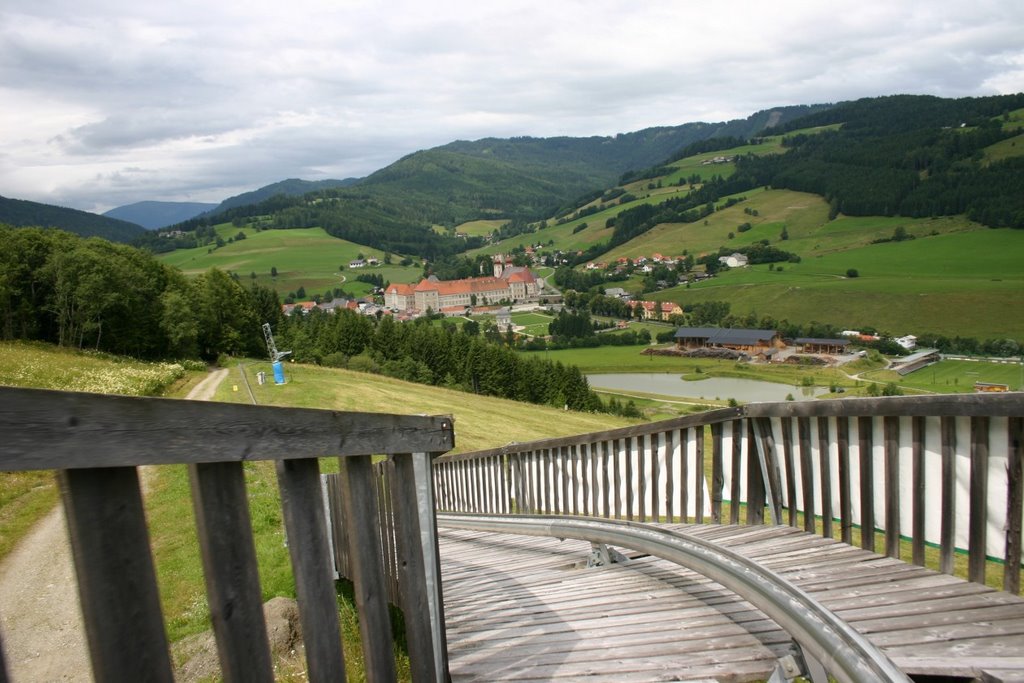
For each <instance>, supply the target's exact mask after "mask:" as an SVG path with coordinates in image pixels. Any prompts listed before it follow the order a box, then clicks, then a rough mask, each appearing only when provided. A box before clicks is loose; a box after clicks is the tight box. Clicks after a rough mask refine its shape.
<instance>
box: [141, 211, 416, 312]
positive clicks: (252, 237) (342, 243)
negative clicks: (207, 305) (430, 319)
mask: <svg viewBox="0 0 1024 683" xmlns="http://www.w3.org/2000/svg"><path fill="white" fill-rule="evenodd" d="M239 232H244V233H245V235H246V239H244V240H238V241H235V242H232V243H230V244H225V245H224V246H223V247H221V248H219V249H214V250H213V251H212V252H211V251H210V248H209V247H197V248H195V249H179V250H177V251H172V252H170V253H167V254H160V255H159V258H160V260H162V261H163V262H164V263H167V264H168V265H171V266H175V267H177V268H180V269H181V270H182V271H183V272H184V273H185V274H186V275H198V274H199V273H202V272H205V271H207V270H209V269H210V268H220V269H221V270H224V271H230V272H235V273H238V275H239V276H240V277H241V279H242V282H243V283H245V282H249V281H251V280H252V278H251V274H252V273H255V274H256V278H255V281H256V282H258V283H260V284H261V285H264V286H266V287H271V288H273V289H274V290H275V291H277V293H278V294H279V295H281V296H282V297H284V296H285V295H287V294H288V293H289V292H295V291H296V290H298V288H299V287H304V288H305V290H306V293H307V294H308V295H309V296H310V297H311V296H312V295H313V294H322V293H324V292H326V291H328V290H332V289H334V288H335V287H342V288H343V289H344V290H345V291H346V292H348V293H350V294H355V295H360V296H361V295H363V294H366V293H367V292H369V291H370V289H371V288H372V287H371V285H369V284H366V283H364V282H357V281H356V279H355V277H356V275H359V274H360V273H363V272H366V273H374V274H380V275H381V276H382V277H383V278H384V279H385V280H386V281H391V282H414V281H417V280H418V279H419V276H420V275H421V274H422V272H423V271H422V269H421V268H420V267H418V266H409V267H402V266H398V265H391V266H380V267H377V268H363V269H360V270H350V269H349V268H348V264H349V262H350V261H352V260H354V259H355V258H356V257H357V256H358V255H359V254H363V255H364V256H366V257H375V258H378V259H381V260H382V261H383V258H384V252H382V251H380V250H378V249H371V248H369V247H364V246H362V245H358V244H355V243H353V242H348V241H346V240H341V239H338V238H336V237H332V236H330V235H328V234H327V233H326V232H324V231H323V229H322V228H297V229H294V230H262V231H256V230H254V229H252V228H242V229H239V228H236V227H234V226H231V225H223V226H220V227H219V228H218V234H220V235H221V236H222V237H224V239H225V240H226V239H227V238H228V237H230V236H233V235H237V234H238V233H239ZM396 260H397V259H396ZM339 266H344V267H345V269H344V270H339V269H338V268H339ZM271 268H277V277H276V278H274V277H271V275H270V269H271ZM342 278H344V281H343V280H342Z"/></svg>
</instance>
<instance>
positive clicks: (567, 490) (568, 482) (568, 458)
mask: <svg viewBox="0 0 1024 683" xmlns="http://www.w3.org/2000/svg"><path fill="white" fill-rule="evenodd" d="M572 451H573V447H572V446H562V448H561V449H559V461H560V464H561V467H560V469H561V471H562V514H563V515H567V514H569V513H570V511H571V512H572V513H573V514H575V512H576V511H575V510H573V506H574V505H575V504H576V503H575V496H574V495H572V494H573V493H574V489H575V481H576V477H575V476H573V474H572V471H571V467H572ZM570 497H572V500H570Z"/></svg>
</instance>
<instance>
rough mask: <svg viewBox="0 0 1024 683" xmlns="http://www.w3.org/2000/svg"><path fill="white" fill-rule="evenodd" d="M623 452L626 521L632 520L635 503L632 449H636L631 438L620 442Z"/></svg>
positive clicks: (634, 474)
mask: <svg viewBox="0 0 1024 683" xmlns="http://www.w3.org/2000/svg"><path fill="white" fill-rule="evenodd" d="M622 444H623V451H624V453H625V456H626V457H625V458H623V460H624V461H625V474H624V475H623V478H624V479H625V480H626V510H625V513H626V519H628V520H632V519H633V504H634V503H635V502H636V473H635V472H634V471H633V449H634V448H635V447H636V444H635V441H634V439H633V438H632V437H626V438H625V439H623V440H622Z"/></svg>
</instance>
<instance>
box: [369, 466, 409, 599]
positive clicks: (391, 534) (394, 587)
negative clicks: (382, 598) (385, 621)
mask: <svg viewBox="0 0 1024 683" xmlns="http://www.w3.org/2000/svg"><path fill="white" fill-rule="evenodd" d="M393 470H394V464H393V463H392V462H391V461H389V460H386V461H381V462H378V463H376V464H374V466H373V474H374V481H375V482H376V483H377V514H378V515H379V516H380V531H381V552H382V554H383V560H384V576H385V577H386V578H387V582H388V600H389V601H390V602H391V604H393V605H398V604H401V599H402V596H401V590H402V587H401V586H399V584H398V549H397V547H396V545H395V543H396V541H395V512H394V499H393V497H392V495H391V480H392V479H393V477H392V476H391V473H392V471H393Z"/></svg>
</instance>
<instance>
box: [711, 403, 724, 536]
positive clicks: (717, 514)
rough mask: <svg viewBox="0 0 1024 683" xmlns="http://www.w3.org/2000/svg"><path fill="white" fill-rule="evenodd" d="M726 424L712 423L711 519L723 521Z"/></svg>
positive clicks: (716, 521) (717, 522)
mask: <svg viewBox="0 0 1024 683" xmlns="http://www.w3.org/2000/svg"><path fill="white" fill-rule="evenodd" d="M724 433H725V425H724V424H723V423H721V422H716V423H715V424H713V425H711V521H712V522H713V523H715V524H721V523H722V487H723V486H725V474H724V468H723V457H724V454H723V451H722V443H723V434H724Z"/></svg>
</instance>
